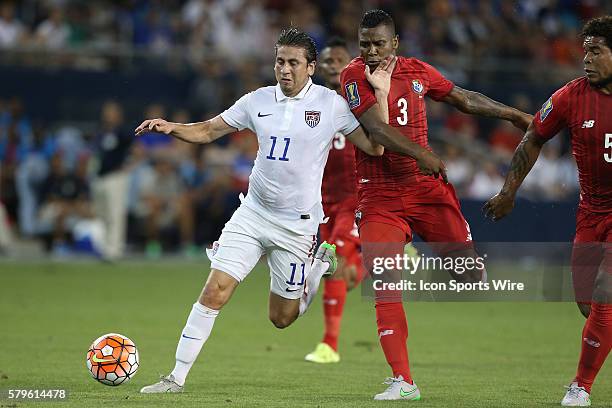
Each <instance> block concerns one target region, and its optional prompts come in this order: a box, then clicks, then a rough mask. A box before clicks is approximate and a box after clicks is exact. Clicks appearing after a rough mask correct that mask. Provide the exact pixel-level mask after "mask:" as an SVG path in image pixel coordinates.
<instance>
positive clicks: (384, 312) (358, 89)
mask: <svg viewBox="0 0 612 408" xmlns="http://www.w3.org/2000/svg"><path fill="white" fill-rule="evenodd" d="M398 45H399V39H398V36H397V35H396V33H395V25H394V23H393V19H392V18H391V17H390V16H389V15H388V14H387V13H385V12H384V11H382V10H371V11H368V12H366V13H365V14H364V16H363V19H362V21H361V24H360V27H359V48H360V51H361V57H359V58H356V59H354V60H353V61H352V62H351V63H350V64H349V65H348V66H347V67H346V68H345V69H344V71H343V72H342V75H341V82H342V91H343V94H344V96H345V98H346V99H347V101H348V103H349V106H350V108H351V110H352V111H353V113H354V114H355V116H356V117H357V118H358V119H359V121H360V122H361V124H362V126H363V127H364V128H365V129H366V130H367V131H369V132H370V133H372V132H374V131H375V130H376V129H379V128H380V127H381V126H382V125H381V114H380V112H381V109H382V110H384V109H388V113H389V125H391V128H390V129H385V132H376V137H374V139H375V140H376V141H377V142H378V143H380V144H381V145H383V146H384V147H385V153H384V155H383V156H381V157H378V158H377V159H375V160H371V159H369V158H367V157H365V156H363V155H361V154H359V152H356V160H357V173H358V180H359V181H358V182H359V190H358V207H357V210H358V212H357V218H358V220H359V222H358V225H359V235H360V237H361V242H362V247H363V256H364V261H365V265H366V268H368V270H371V267H372V264H373V260H374V258H378V257H385V258H386V257H395V256H396V255H400V254H402V252H403V247H404V244H405V243H406V242H407V241H410V240H411V239H412V233H413V232H415V233H417V234H418V235H419V236H420V237H421V238H423V240H424V241H427V242H429V243H435V244H434V245H432V247H433V249H434V250H435V251H436V252H437V253H438V254H439V255H440V256H444V257H470V258H476V257H477V255H476V252H475V250H474V247H473V244H472V238H471V233H470V230H469V226H468V223H467V222H466V220H465V218H464V217H463V215H462V213H461V209H460V206H459V201H458V199H457V197H456V195H455V191H454V189H453V187H452V186H451V185H450V184H448V183H446V182H445V181H446V180H444V181H443V180H441V179H440V178H434V177H430V176H426V175H422V174H420V172H419V171H418V165H417V163H416V162H415V159H417V160H418V155H417V156H413V155H411V154H410V152H408V151H407V149H406V147H405V146H407V145H408V144H409V142H416V143H418V144H419V145H421V146H423V147H424V148H425V149H428V150H431V149H430V147H429V145H428V143H427V117H426V112H425V99H424V98H425V96H429V97H431V98H432V99H434V100H436V101H443V102H446V103H449V104H451V105H453V106H455V107H457V108H458V109H459V110H461V111H463V112H466V113H470V114H477V115H482V116H488V117H495V118H500V119H505V120H508V121H511V122H512V123H513V124H515V125H516V126H517V127H519V128H521V129H523V130H524V129H526V128H527V126H528V124H529V123H530V122H531V118H532V117H531V115H528V114H526V113H523V112H520V111H518V110H516V109H513V108H510V107H508V106H506V105H503V104H501V103H499V102H496V101H493V100H491V99H489V98H487V97H486V96H484V95H482V94H479V93H477V92H472V91H468V90H465V89H462V88H460V87H458V86H455V85H454V84H453V83H452V82H451V81H449V80H447V79H446V78H444V77H443V76H442V74H440V73H439V72H438V71H437V70H436V69H435V68H434V67H432V66H431V65H428V64H426V63H424V62H422V61H419V60H417V59H415V58H404V57H396V56H395V53H396V50H397V48H398ZM389 58H391V59H392V60H393V62H392V63H391V64H390V65H389V67H390V70H380V69H377V68H380V67H379V65H383V64H387V61H389ZM394 64H395V65H394ZM387 71H389V72H390V73H391V72H392V74H391V88H390V93H389V95H388V97H387V98H379V97H378V95H377V89H378V86H377V85H375V84H373V85H372V86H371V85H370V84H369V83H368V79H372V77H373V76H374V74H375V73H383V74H384V72H387ZM373 86H374V89H373ZM379 101H380V102H379ZM408 156H410V157H408ZM400 256H401V255H400ZM388 272H390V274H391V275H396V276H397V271H395V272H394V271H388ZM386 273H387V272H386ZM451 274H452V275H453V277H455V279H458V280H463V281H472V282H474V281H478V280H480V279H483V278H484V274H485V271H484V270H474V271H472V272H471V273H467V272H466V273H464V274H462V275H459V274H457V273H454V271H451ZM375 302H376V321H377V326H378V335H379V339H380V343H381V346H382V349H383V351H384V353H385V357H386V359H387V362H388V364H389V365H390V366H391V369H392V371H393V377H392V378H390V379H389V380H388V381H387V383H388V384H389V387H388V388H387V390H385V391H384V392H382V393H380V394H377V395H376V396H375V397H374V399H377V400H395V399H409V400H416V399H420V392H419V390H418V388H417V387H416V385H414V383H413V381H412V377H411V373H410V368H409V364H408V351H407V348H406V340H407V338H408V327H407V323H406V316H405V313H404V308H403V305H402V303H401V302H402V298H401V292H393V291H376V293H375Z"/></svg>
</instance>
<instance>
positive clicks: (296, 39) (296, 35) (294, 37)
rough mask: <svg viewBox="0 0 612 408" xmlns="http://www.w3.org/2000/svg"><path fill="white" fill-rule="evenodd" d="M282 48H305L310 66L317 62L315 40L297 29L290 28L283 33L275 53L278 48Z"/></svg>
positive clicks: (277, 42)
mask: <svg viewBox="0 0 612 408" xmlns="http://www.w3.org/2000/svg"><path fill="white" fill-rule="evenodd" d="M281 46H289V47H298V48H303V49H304V51H306V61H307V62H308V63H309V64H310V63H311V62H313V61H316V60H317V46H316V44H315V42H314V40H313V39H312V37H310V36H309V35H308V34H306V33H305V32H304V31H302V30H300V29H299V28H297V27H290V28H286V29H284V30H283V31H281V33H280V35H279V36H278V41H276V45H275V47H274V52H277V51H278V47H281Z"/></svg>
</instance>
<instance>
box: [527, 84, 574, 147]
mask: <svg viewBox="0 0 612 408" xmlns="http://www.w3.org/2000/svg"><path fill="white" fill-rule="evenodd" d="M568 93H569V90H568V88H567V86H564V87H563V88H561V89H559V90H558V91H557V92H555V93H554V94H553V95H552V96H551V97H550V98H548V100H547V101H546V102H544V105H542V108H541V109H540V110H539V111H538V112H537V113H536V114H535V117H534V118H533V125H534V127H535V134H536V135H537V136H538V137H540V138H542V139H546V140H548V139H551V138H553V137H554V136H555V135H556V134H557V133H559V132H560V131H561V129H563V128H564V127H566V126H567V111H568V109H567V107H568Z"/></svg>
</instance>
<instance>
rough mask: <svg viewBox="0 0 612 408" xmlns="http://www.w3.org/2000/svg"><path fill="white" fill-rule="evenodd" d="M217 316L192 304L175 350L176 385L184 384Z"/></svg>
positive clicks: (173, 371)
mask: <svg viewBox="0 0 612 408" xmlns="http://www.w3.org/2000/svg"><path fill="white" fill-rule="evenodd" d="M218 314H219V311H218V310H213V309H210V308H208V307H206V306H204V305H202V304H200V303H199V302H196V303H194V304H193V308H192V309H191V313H189V317H188V318H187V324H186V325H185V328H184V329H183V332H182V333H181V338H180V339H179V343H178V346H177V348H176V365H175V366H174V370H172V375H173V376H174V379H175V381H176V383H177V384H179V385H183V384H185V378H187V374H189V370H190V369H191V367H192V366H193V363H195V360H196V358H197V357H198V354H200V350H202V346H203V345H204V343H206V340H207V339H208V336H210V332H211V331H212V328H213V324H214V323H215V318H216V317H217V315H218Z"/></svg>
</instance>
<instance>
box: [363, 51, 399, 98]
mask: <svg viewBox="0 0 612 408" xmlns="http://www.w3.org/2000/svg"><path fill="white" fill-rule="evenodd" d="M396 62H397V57H396V56H395V55H392V56H390V57H387V58H385V59H384V60H383V61H382V62H381V63H380V64H378V67H376V69H375V70H374V72H370V67H369V66H367V65H366V68H365V76H366V79H367V80H368V82H369V83H370V85H372V88H374V91H380V92H384V93H385V94H389V91H390V90H391V74H393V69H394V68H395V64H396Z"/></svg>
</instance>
